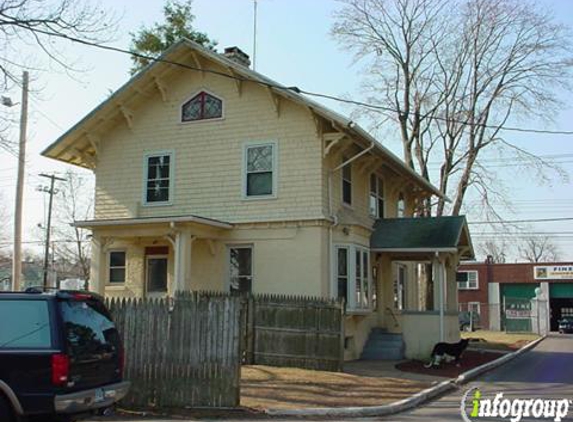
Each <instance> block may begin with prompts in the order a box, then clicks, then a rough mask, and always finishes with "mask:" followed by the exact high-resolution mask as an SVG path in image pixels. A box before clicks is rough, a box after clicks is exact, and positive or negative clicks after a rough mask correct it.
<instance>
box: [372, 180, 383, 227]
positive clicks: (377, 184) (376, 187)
mask: <svg viewBox="0 0 573 422" xmlns="http://www.w3.org/2000/svg"><path fill="white" fill-rule="evenodd" d="M369 208H370V215H371V216H372V217H374V218H384V181H383V180H382V178H381V177H380V176H377V175H376V174H374V173H372V174H371V175H370V200H369Z"/></svg>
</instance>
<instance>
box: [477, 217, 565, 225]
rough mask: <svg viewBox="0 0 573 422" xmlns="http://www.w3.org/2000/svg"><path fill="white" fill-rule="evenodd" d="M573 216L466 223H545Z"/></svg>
mask: <svg viewBox="0 0 573 422" xmlns="http://www.w3.org/2000/svg"><path fill="white" fill-rule="evenodd" d="M572 220H573V217H559V218H536V219H530V220H502V221H468V224H512V223H545V222H550V221H572Z"/></svg>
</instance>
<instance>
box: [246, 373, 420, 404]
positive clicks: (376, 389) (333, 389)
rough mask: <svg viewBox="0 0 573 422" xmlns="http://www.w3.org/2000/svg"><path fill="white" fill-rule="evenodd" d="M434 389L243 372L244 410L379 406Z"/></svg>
mask: <svg viewBox="0 0 573 422" xmlns="http://www.w3.org/2000/svg"><path fill="white" fill-rule="evenodd" d="M430 385H431V383H429V382H420V381H412V380H405V379H400V378H389V377H366V376H358V375H352V374H346V373H342V372H325V371H311V370H306V369H298V368H275V367H271V366H262V365H249V366H243V368H242V370H241V406H245V407H249V408H254V409H263V408H280V409H292V408H309V407H347V406H379V405H382V404H387V403H390V402H394V401H396V400H401V399H404V398H406V397H409V396H411V395H412V394H414V393H416V392H418V391H421V390H423V389H425V388H428V387H429V386H430Z"/></svg>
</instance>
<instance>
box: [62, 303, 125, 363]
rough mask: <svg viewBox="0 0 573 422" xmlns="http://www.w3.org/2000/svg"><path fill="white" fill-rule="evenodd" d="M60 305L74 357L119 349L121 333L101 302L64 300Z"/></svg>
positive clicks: (71, 352) (112, 351)
mask: <svg viewBox="0 0 573 422" xmlns="http://www.w3.org/2000/svg"><path fill="white" fill-rule="evenodd" d="M61 309H62V317H63V319H64V326H65V330H66V339H67V343H68V348H69V353H70V354H71V356H72V357H86V356H90V355H96V354H97V355H99V354H102V353H115V352H117V351H119V347H120V340H119V333H118V332H117V329H116V328H115V324H114V323H113V321H112V319H111V316H110V315H109V313H108V312H107V310H106V308H105V307H104V305H103V304H102V303H101V302H99V301H97V300H90V301H85V302H84V301H62V302H61Z"/></svg>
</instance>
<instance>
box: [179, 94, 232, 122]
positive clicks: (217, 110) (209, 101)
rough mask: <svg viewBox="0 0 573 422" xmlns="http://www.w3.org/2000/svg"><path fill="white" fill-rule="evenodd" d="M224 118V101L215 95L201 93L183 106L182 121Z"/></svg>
mask: <svg viewBox="0 0 573 422" xmlns="http://www.w3.org/2000/svg"><path fill="white" fill-rule="evenodd" d="M221 117H223V101H222V100H221V99H219V98H217V97H215V96H214V95H211V94H209V93H207V92H205V91H201V92H200V93H199V94H197V95H195V96H194V97H193V98H191V99H190V100H189V101H187V102H186V103H185V104H183V106H181V121H182V122H194V121H197V120H207V119H220V118H221Z"/></svg>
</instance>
